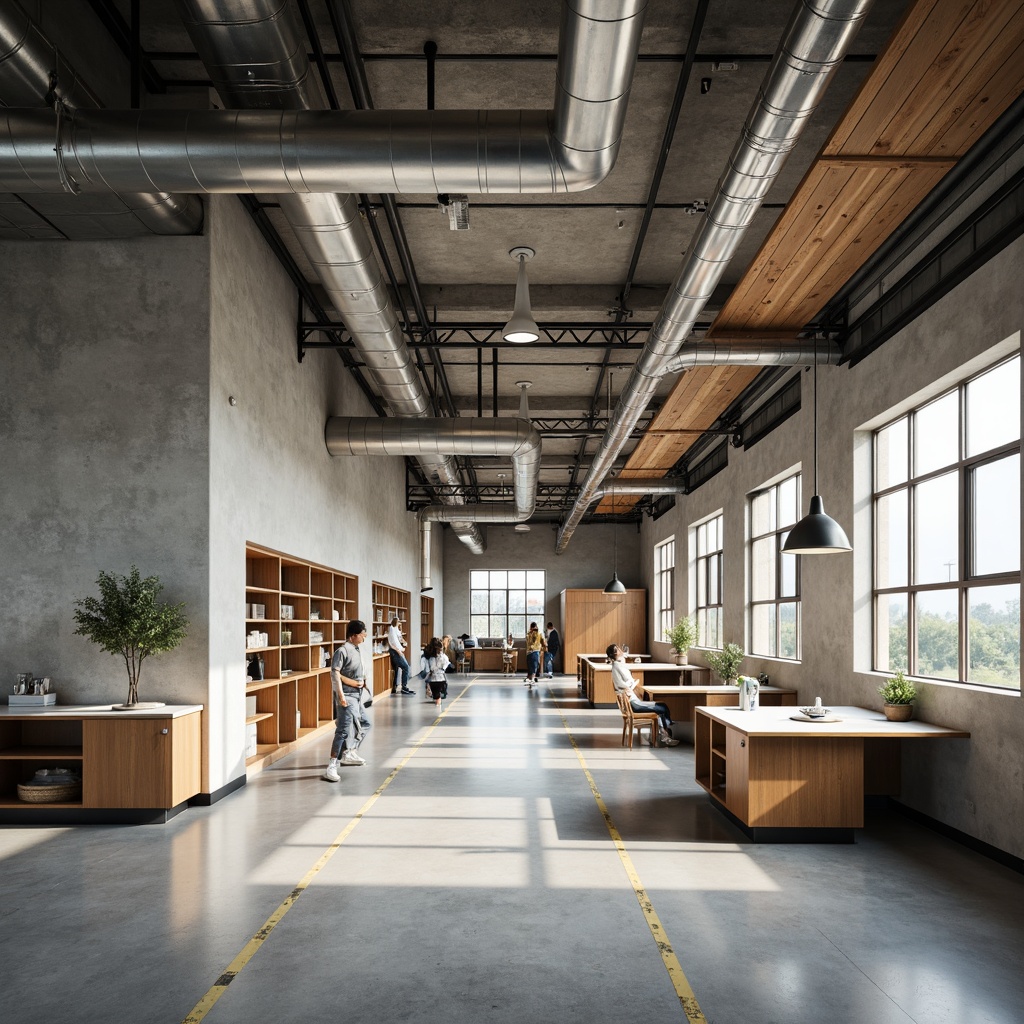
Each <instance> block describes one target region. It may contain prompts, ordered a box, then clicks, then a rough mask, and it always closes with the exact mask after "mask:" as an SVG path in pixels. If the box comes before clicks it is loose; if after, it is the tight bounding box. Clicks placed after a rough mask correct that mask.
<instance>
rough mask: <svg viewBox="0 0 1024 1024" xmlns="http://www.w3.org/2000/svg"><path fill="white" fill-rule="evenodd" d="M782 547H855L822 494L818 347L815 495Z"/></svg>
mask: <svg viewBox="0 0 1024 1024" xmlns="http://www.w3.org/2000/svg"><path fill="white" fill-rule="evenodd" d="M782 550H783V551H784V552H785V553H786V554H787V555H834V554H838V553H839V552H840V551H852V550H853V548H851V547H850V541H849V539H848V538H847V536H846V533H845V532H844V531H843V528H842V527H841V526H840V525H839V524H838V523H837V522H836V521H835V520H834V519H833V518H831V516H827V515H825V503H824V502H823V501H822V500H821V495H820V494H818V350H817V341H815V349H814V497H813V498H811V504H810V507H809V509H808V511H807V515H805V516H804V517H803V519H801V520H800V522H799V523H797V524H796V526H794V527H793V529H792V530H790V531H789V536H788V537H787V538H786V543H785V544H783V545H782Z"/></svg>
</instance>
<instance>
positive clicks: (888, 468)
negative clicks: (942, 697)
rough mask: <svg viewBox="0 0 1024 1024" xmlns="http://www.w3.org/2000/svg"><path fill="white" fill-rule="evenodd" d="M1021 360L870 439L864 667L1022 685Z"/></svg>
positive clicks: (1002, 366)
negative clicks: (869, 612) (870, 649)
mask: <svg viewBox="0 0 1024 1024" xmlns="http://www.w3.org/2000/svg"><path fill="white" fill-rule="evenodd" d="M1020 393H1021V376H1020V356H1019V355H1017V356H1014V357H1013V358H1012V359H1008V360H1006V361H1005V362H1003V363H1000V364H999V365H997V366H995V367H993V368H991V369H989V370H986V371H985V372H984V373H981V374H979V375H977V376H975V377H972V378H971V379H970V380H967V381H964V382H963V383H962V384H960V385H959V386H957V387H956V388H954V389H953V390H952V391H948V392H947V393H946V394H944V395H941V396H940V397H939V398H936V399H934V400H933V401H931V402H929V403H928V404H926V405H922V406H920V407H918V408H917V409H914V410H912V411H911V412H909V413H907V414H906V415H904V416H901V417H900V418H899V419H897V420H894V421H893V422H891V423H889V424H887V425H886V426H884V427H882V428H881V429H880V430H877V431H875V435H874V477H873V481H874V487H873V491H874V495H873V498H874V500H873V510H874V562H875V566H874V573H875V585H874V611H875V615H874V624H875V637H874V640H875V644H874V646H875V651H874V665H875V668H876V669H877V670H879V671H881V672H890V671H895V670H896V669H902V670H903V671H905V672H907V673H908V674H910V675H914V676H918V677H926V678H933V679H946V680H951V681H955V682H961V681H966V682H969V683H976V684H982V685H987V686H1000V687H1013V688H1018V689H1019V687H1020V579H1021V577H1020Z"/></svg>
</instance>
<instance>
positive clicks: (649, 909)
mask: <svg viewBox="0 0 1024 1024" xmlns="http://www.w3.org/2000/svg"><path fill="white" fill-rule="evenodd" d="M549 692H551V691H550V690H549ZM551 695H552V697H553V698H554V701H555V707H556V708H557V709H558V714H559V717H560V718H561V719H562V725H563V726H564V727H565V731H566V734H567V735H568V737H569V742H570V743H571V744H572V748H573V750H575V751H576V757H577V758H578V759H579V762H580V767H581V768H582V769H583V774H584V775H586V777H587V782H588V783H589V784H590V792H591V793H593V795H594V800H595V801H596V802H597V807H598V810H599V811H600V812H601V816H602V817H603V818H604V823H605V826H606V827H607V829H608V834H609V835H610V836H611V838H612V842H613V843H614V844H615V849H616V850H617V851H618V854H619V860H620V861H622V866H623V868H625V871H626V875H627V877H628V878H629V883H630V885H632V887H633V892H634V894H635V895H636V900H637V903H639V904H640V909H641V910H642V911H643V915H644V918H645V920H646V921H647V927H648V928H650V930H651V935H652V936H653V938H654V941H655V943H656V944H657V946H658V950H659V952H660V953H661V961H662V963H663V964H664V965H665V970H666V971H668V976H669V980H670V981H671V982H672V987H673V988H674V989H675V992H676V995H677V996H678V997H679V1005H680V1006H682V1008H683V1012H684V1013H685V1014H686V1019H687V1020H688V1021H690V1022H692V1024H706V1018H705V1016H704V1013H703V1012H702V1011H701V1008H700V1004H699V1003H698V1002H697V997H696V996H695V995H694V992H693V989H692V988H691V987H690V982H689V981H688V980H687V978H686V974H685V973H684V972H683V968H682V965H681V964H680V963H679V959H678V957H677V956H676V954H675V950H673V948H672V944H671V943H670V942H669V940H668V936H667V935H666V934H665V929H664V927H662V924H661V919H660V918H659V917H658V915H657V913H656V912H655V909H654V904H653V903H651V899H650V897H649V896H648V895H647V891H646V890H645V889H644V887H643V885H642V884H641V883H640V876H639V875H638V874H637V873H636V868H634V867H633V861H632V858H631V857H630V856H629V853H628V852H627V851H626V844H625V843H624V842H623V841H622V836H621V835H620V834H619V830H618V828H616V826H615V822H614V821H613V820H612V816H611V814H610V812H609V811H608V807H607V805H606V804H605V802H604V797H602V796H601V791H600V790H599V789H598V788H597V783H596V782H595V781H594V776H593V775H592V774H591V772H590V768H589V767H588V766H587V762H586V760H585V758H584V757H583V751H581V750H580V748H579V746H578V745H577V743H576V738H575V737H574V736H573V734H572V729H570V728H569V721H568V719H567V718H566V717H565V714H564V713H563V711H562V708H561V705H560V704H559V703H558V698H557V697H556V696H555V695H554V693H552V694H551Z"/></svg>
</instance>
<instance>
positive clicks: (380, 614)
mask: <svg viewBox="0 0 1024 1024" xmlns="http://www.w3.org/2000/svg"><path fill="white" fill-rule="evenodd" d="M409 608H410V604H409V591H408V590H401V589H400V588H398V587H389V586H388V585H387V584H386V583H378V582H377V581H376V580H374V581H373V621H372V624H371V625H372V631H373V643H374V646H377V645H378V644H383V645H384V652H383V653H382V654H375V655H374V656H373V694H374V696H376V695H377V694H379V693H385V692H390V690H391V657H390V656H389V655H388V626H390V625H391V619H392V617H393V616H395V615H397V616H398V620H399V622H400V623H401V626H402V633H403V635H404V636H405V641H406V643H407V644H408V645H409V648H411V647H412V643H413V642H412V638H411V637H410V636H409Z"/></svg>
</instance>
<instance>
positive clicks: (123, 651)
mask: <svg viewBox="0 0 1024 1024" xmlns="http://www.w3.org/2000/svg"><path fill="white" fill-rule="evenodd" d="M96 585H97V586H98V587H99V589H100V596H99V597H85V598H82V599H81V600H79V601H75V606H76V609H77V610H76V611H75V622H76V623H77V624H78V629H76V630H75V634H76V635H77V636H84V637H88V638H89V639H90V640H92V642H93V643H95V644H97V645H98V646H99V647H100V649H101V650H104V651H106V652H107V653H108V654H115V655H117V654H119V655H120V656H121V657H122V658H123V659H124V664H125V668H126V669H127V671H128V700H127V701H125V703H124V704H115V705H114V706H113V709H114V710H115V711H138V710H142V709H146V708H159V707H163V705H162V704H161V703H159V702H154V701H147V702H140V701H139V673H140V672H141V671H142V663H143V662H144V661H145V660H146V658H148V657H149V656H150V655H151V654H160V653H162V652H163V651H170V650H173V649H174V648H175V647H177V646H178V644H180V643H181V641H182V640H184V639H185V630H186V627H187V626H188V619H187V618H185V613H184V611H183V609H184V607H185V606H184V605H183V604H167V603H166V602H164V603H161V602H158V601H157V596H158V595H159V593H160V591H161V590H163V584H162V583H161V582H160V578H159V577H158V576H147V577H146V578H145V579H143V578H142V577H141V575H140V574H139V570H138V569H137V568H136V567H135V566H134V565H133V566H132V568H131V572H130V573H129V574H128V575H127V576H118V575H117V574H116V573H109V572H101V573H100V575H99V578H98V579H97V580H96Z"/></svg>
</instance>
